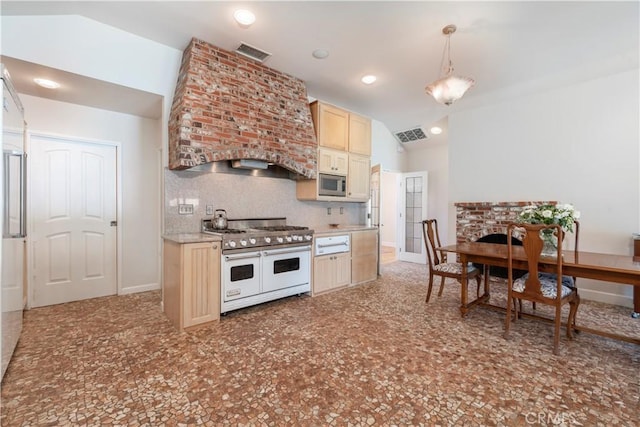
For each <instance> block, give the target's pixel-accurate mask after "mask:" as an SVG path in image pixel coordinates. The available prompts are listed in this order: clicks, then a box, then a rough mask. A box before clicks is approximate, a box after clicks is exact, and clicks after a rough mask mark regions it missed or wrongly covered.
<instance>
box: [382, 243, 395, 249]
mask: <svg viewBox="0 0 640 427" xmlns="http://www.w3.org/2000/svg"><path fill="white" fill-rule="evenodd" d="M380 246H390V247H392V248H395V247H396V242H382V244H381V245H380Z"/></svg>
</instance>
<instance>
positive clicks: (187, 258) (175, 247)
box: [162, 240, 221, 330]
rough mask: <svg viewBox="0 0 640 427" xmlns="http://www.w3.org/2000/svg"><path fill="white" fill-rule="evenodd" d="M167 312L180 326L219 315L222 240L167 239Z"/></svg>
mask: <svg viewBox="0 0 640 427" xmlns="http://www.w3.org/2000/svg"><path fill="white" fill-rule="evenodd" d="M163 248H164V262H163V265H164V274H163V283H162V287H163V305H164V312H165V314H166V315H167V317H169V319H171V321H172V322H173V324H174V325H175V326H176V328H178V329H179V330H182V329H184V328H189V327H192V326H196V325H201V324H205V323H208V322H212V321H215V320H218V319H220V250H221V249H220V243H219V242H203V243H186V244H179V243H176V242H172V241H166V240H165V242H164V246H163Z"/></svg>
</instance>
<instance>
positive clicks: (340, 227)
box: [311, 224, 378, 234]
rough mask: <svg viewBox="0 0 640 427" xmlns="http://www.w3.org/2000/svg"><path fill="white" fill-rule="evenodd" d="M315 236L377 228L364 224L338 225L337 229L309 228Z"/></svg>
mask: <svg viewBox="0 0 640 427" xmlns="http://www.w3.org/2000/svg"><path fill="white" fill-rule="evenodd" d="M311 228H312V229H313V231H314V233H315V234H328V233H340V232H351V231H363V230H377V229H378V227H373V226H370V225H365V224H340V225H338V226H337V227H331V226H330V225H328V224H326V225H319V226H316V227H311Z"/></svg>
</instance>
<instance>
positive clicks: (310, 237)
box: [304, 234, 313, 240]
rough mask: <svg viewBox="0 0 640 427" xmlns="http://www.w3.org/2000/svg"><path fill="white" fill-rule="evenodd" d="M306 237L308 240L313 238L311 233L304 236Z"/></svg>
mask: <svg viewBox="0 0 640 427" xmlns="http://www.w3.org/2000/svg"><path fill="white" fill-rule="evenodd" d="M304 238H305V239H306V240H311V239H313V236H312V235H311V234H307V235H305V236H304Z"/></svg>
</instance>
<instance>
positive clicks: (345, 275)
mask: <svg viewBox="0 0 640 427" xmlns="http://www.w3.org/2000/svg"><path fill="white" fill-rule="evenodd" d="M333 266H334V273H335V285H334V287H336V288H337V287H342V286H347V285H349V284H350V283H351V254H350V253H349V252H345V253H341V254H336V255H334V262H333Z"/></svg>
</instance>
